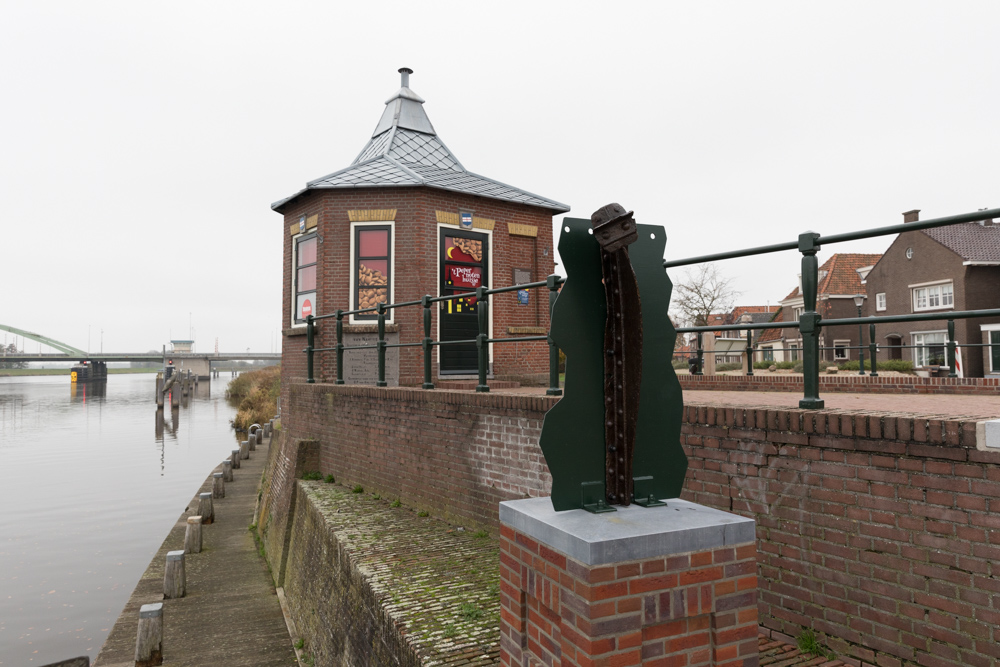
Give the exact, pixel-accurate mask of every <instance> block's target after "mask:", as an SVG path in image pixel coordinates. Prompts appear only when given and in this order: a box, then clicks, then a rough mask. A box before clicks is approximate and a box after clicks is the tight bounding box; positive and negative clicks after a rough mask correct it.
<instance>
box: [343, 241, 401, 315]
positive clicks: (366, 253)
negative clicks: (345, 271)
mask: <svg viewBox="0 0 1000 667" xmlns="http://www.w3.org/2000/svg"><path fill="white" fill-rule="evenodd" d="M352 266H353V277H354V294H353V298H352V302H353V303H352V305H351V308H352V309H353V310H360V309H363V308H374V307H375V306H376V305H377V304H379V303H389V295H390V294H392V289H391V288H392V283H391V281H392V226H391V225H356V226H355V227H354V261H353V263H352ZM354 318H355V319H356V320H375V319H378V314H377V313H359V314H357V315H355V316H354Z"/></svg>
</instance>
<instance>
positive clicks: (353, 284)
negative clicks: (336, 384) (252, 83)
mask: <svg viewBox="0 0 1000 667" xmlns="http://www.w3.org/2000/svg"><path fill="white" fill-rule="evenodd" d="M399 73H400V75H401V78H400V87H399V89H398V90H397V91H396V92H395V93H394V94H393V95H391V96H390V97H389V99H388V100H386V102H385V107H384V108H383V109H382V110H381V114H380V116H379V120H378V123H377V124H376V126H375V130H374V131H373V132H372V133H371V135H370V136H366V137H363V139H364V143H363V147H362V148H361V150H360V152H359V153H358V154H357V157H355V159H354V161H353V162H351V164H349V165H347V166H346V167H344V168H342V169H338V170H336V171H333V172H332V173H329V174H327V175H326V176H322V177H320V178H315V179H313V180H310V181H308V182H307V183H306V184H305V187H303V188H301V189H299V190H298V191H296V192H295V193H294V194H292V195H291V196H288V197H285V198H283V199H281V200H279V201H276V202H275V203H274V204H273V205H272V207H271V208H272V209H273V210H274V211H275V212H277V213H279V214H281V215H282V216H283V219H282V227H283V230H284V232H283V235H282V236H283V253H284V254H283V259H282V262H283V266H284V272H283V275H284V283H283V298H282V311H281V321H282V323H283V327H282V334H283V337H284V338H283V346H282V349H283V350H284V351H285V352H284V356H283V359H282V386H285V387H287V386H289V385H290V383H291V382H292V381H293V380H301V379H303V378H304V376H305V374H306V372H307V369H306V361H305V355H304V354H302V349H303V348H304V347H305V340H306V338H305V334H306V328H307V318H308V317H309V316H310V315H312V316H313V317H316V316H318V315H331V314H335V313H336V312H337V311H338V310H342V311H347V314H346V315H344V316H343V320H342V323H341V324H342V326H341V327H338V326H336V325H335V323H334V321H333V320H323V321H321V322H320V323H319V324H318V327H317V331H316V337H315V340H314V341H313V342H312V343H311V344H312V345H313V346H314V347H315V348H318V349H320V350H327V352H325V353H323V354H319V355H317V356H316V360H315V368H314V376H315V377H316V378H317V379H318V380H319V381H320V382H326V381H334V380H335V379H336V378H337V374H336V365H335V364H336V358H337V357H336V355H335V354H331V353H330V352H329V350H330V349H332V348H334V347H335V346H336V345H337V342H338V338H337V331H338V329H340V330H341V331H342V334H343V344H344V345H345V346H347V353H346V354H344V355H343V359H344V361H343V365H342V366H343V367H342V372H343V375H344V379H345V380H346V382H348V383H349V384H374V383H375V381H376V375H375V372H376V371H375V369H376V366H377V364H376V363H375V356H376V352H375V350H374V349H372V345H373V343H374V341H375V332H376V331H377V326H378V325H377V322H378V315H377V314H376V312H375V311H374V310H373V308H375V307H377V305H378V304H384V303H400V302H413V301H416V302H419V301H420V300H421V298H422V297H423V296H424V295H431V296H447V295H455V294H465V293H468V292H470V291H472V290H474V289H476V288H477V287H487V288H497V287H508V286H511V285H514V284H523V283H529V282H535V281H538V280H543V279H544V278H545V276H547V275H549V274H551V273H553V271H554V269H553V267H554V265H553V257H554V250H555V248H554V245H553V234H552V223H553V216H554V215H556V214H559V213H565V212H567V211H568V210H569V206H567V205H565V204H562V203H560V202H558V201H555V200H553V199H549V198H547V197H543V196H541V195H538V194H535V193H533V192H529V191H528V190H523V189H521V188H518V187H515V186H513V185H508V184H506V183H503V182H501V181H498V180H495V179H493V178H488V177H486V176H483V175H480V174H477V173H474V172H472V171H469V170H468V169H467V168H466V167H465V166H464V165H463V164H462V162H461V161H459V159H458V157H457V156H456V155H455V154H454V153H453V152H452V151H451V150H450V149H449V148H448V146H447V145H446V144H445V143H444V141H443V140H442V139H441V136H440V135H439V134H438V131H437V129H436V128H435V127H434V125H433V124H432V123H431V121H430V118H429V117H428V115H427V112H426V110H425V109H424V100H423V98H421V97H420V96H419V95H417V93H416V92H414V90H413V89H412V88H410V75H411V74H412V73H413V72H412V71H411V70H410V69H407V68H405V67H404V68H402V69H400V70H399ZM353 99H354V98H352V97H351V96H350V95H347V96H344V100H346V101H352V100H353ZM333 129H334V130H335V131H336V130H339V129H340V128H338V127H337V126H336V125H333ZM320 130H321V131H323V132H329V131H330V129H329V128H320ZM485 131H493V129H492V128H487V129H486V130H485ZM359 138H360V137H359ZM337 139H338V140H350V137H337ZM359 143H361V142H360V141H359ZM509 148H510V151H511V152H513V153H516V152H517V151H518V147H517V146H516V145H511V146H510V147H509ZM302 150H315V147H313V146H303V147H302ZM479 307H480V306H479V304H478V303H477V299H475V298H474V297H462V298H456V299H453V300H447V301H443V302H440V303H438V304H435V306H434V308H432V313H431V329H432V332H433V333H432V337H433V338H434V339H435V340H438V341H441V342H442V343H448V344H447V345H440V346H435V347H434V350H433V361H432V370H431V373H432V378H431V379H432V381H433V382H438V381H440V380H456V379H457V380H462V379H468V378H475V377H477V371H478V363H477V362H478V350H477V347H476V344H475V342H472V343H470V342H468V341H470V340H472V339H475V337H476V335H477V333H478V331H479V325H478V319H479V317H478V309H479ZM358 311H361V312H358ZM488 312H489V318H488V322H487V335H488V337H489V338H509V337H517V336H532V335H534V336H537V335H540V334H544V333H546V332H547V331H548V325H549V308H548V299H547V297H546V296H545V295H544V294H543V295H542V296H541V298H539V296H538V293H537V292H532V293H524V294H516V293H513V292H512V293H511V294H505V295H502V296H498V297H494V298H493V299H491V301H490V307H489V310H488ZM385 320H386V321H385V333H386V340H387V342H388V344H389V349H388V351H387V352H386V381H387V382H388V383H389V385H396V384H401V385H417V384H421V383H422V382H423V368H424V366H423V358H422V351H421V348H419V347H417V346H415V345H417V344H419V342H420V341H422V340H423V337H424V316H423V309H421V308H414V307H410V308H398V309H391V310H389V311H388V313H387V314H386V315H385ZM366 346H367V349H363V348H365V347H366ZM548 355H549V351H548V348H547V347H546V346H545V345H544V343H538V342H534V343H528V342H526V343H525V344H524V345H520V344H518V345H497V346H494V345H490V346H489V352H488V358H489V373H490V375H491V376H492V377H494V378H498V379H526V380H536V381H544V378H545V377H547V376H546V373H547V372H548Z"/></svg>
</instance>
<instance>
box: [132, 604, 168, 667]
mask: <svg viewBox="0 0 1000 667" xmlns="http://www.w3.org/2000/svg"><path fill="white" fill-rule="evenodd" d="M162 664H163V603H162V602H157V603H156V604H144V605H142V606H141V607H139V630H138V632H137V633H136V635H135V667H156V666H157V665H162Z"/></svg>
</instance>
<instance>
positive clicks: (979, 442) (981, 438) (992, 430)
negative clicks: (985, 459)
mask: <svg viewBox="0 0 1000 667" xmlns="http://www.w3.org/2000/svg"><path fill="white" fill-rule="evenodd" d="M976 449H978V450H979V451H981V452H995V451H1000V419H990V420H988V421H981V422H976Z"/></svg>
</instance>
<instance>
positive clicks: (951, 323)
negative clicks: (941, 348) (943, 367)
mask: <svg viewBox="0 0 1000 667" xmlns="http://www.w3.org/2000/svg"><path fill="white" fill-rule="evenodd" d="M955 347H956V345H955V320H948V368H949V369H950V370H949V371H948V377H950V378H957V377H958V373H957V372H955Z"/></svg>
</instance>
